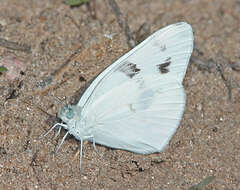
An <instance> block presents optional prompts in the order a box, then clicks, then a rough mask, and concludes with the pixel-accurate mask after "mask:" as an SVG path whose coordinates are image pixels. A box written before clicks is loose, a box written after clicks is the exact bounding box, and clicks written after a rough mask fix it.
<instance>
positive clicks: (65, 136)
mask: <svg viewBox="0 0 240 190" xmlns="http://www.w3.org/2000/svg"><path fill="white" fill-rule="evenodd" d="M68 133H69V132H67V133H66V134H65V135H64V137H63V138H62V140H61V143H60V144H59V145H58V147H57V150H56V153H57V152H58V150H59V149H60V147H61V146H62V144H63V142H64V140H65V139H66V138H67V135H68Z"/></svg>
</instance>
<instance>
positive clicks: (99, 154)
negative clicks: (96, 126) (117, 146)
mask: <svg viewBox="0 0 240 190" xmlns="http://www.w3.org/2000/svg"><path fill="white" fill-rule="evenodd" d="M92 139H93V148H94V150H95V151H96V153H97V154H98V156H99V157H100V158H102V157H103V155H102V154H101V153H100V152H99V151H98V149H97V147H96V141H95V139H94V137H92Z"/></svg>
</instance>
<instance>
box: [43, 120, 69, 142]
mask: <svg viewBox="0 0 240 190" xmlns="http://www.w3.org/2000/svg"><path fill="white" fill-rule="evenodd" d="M57 126H60V127H66V125H65V124H63V123H56V124H55V125H53V126H52V128H51V129H50V130H49V131H48V132H47V133H45V134H44V135H42V136H41V137H40V139H42V138H44V137H46V136H47V135H48V134H49V133H51V132H52V130H53V129H54V128H56V127H57Z"/></svg>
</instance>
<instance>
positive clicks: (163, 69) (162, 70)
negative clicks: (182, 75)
mask: <svg viewBox="0 0 240 190" xmlns="http://www.w3.org/2000/svg"><path fill="white" fill-rule="evenodd" d="M170 64H171V57H168V58H167V59H166V60H165V61H164V62H163V63H161V64H158V65H157V67H158V69H159V71H160V73H162V74H165V73H168V72H169V69H168V66H169V65H170Z"/></svg>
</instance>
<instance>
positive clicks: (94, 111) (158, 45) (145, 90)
mask: <svg viewBox="0 0 240 190" xmlns="http://www.w3.org/2000/svg"><path fill="white" fill-rule="evenodd" d="M192 51H193V32H192V28H191V26H190V25H189V24H187V23H185V22H180V23H176V24H172V25H169V26H167V27H165V28H163V29H161V30H159V31H157V32H155V33H154V34H152V35H151V36H150V37H148V38H147V39H146V40H144V41H143V42H142V43H141V44H139V45H138V46H136V47H135V48H134V49H132V50H131V51H130V52H128V53H126V54H125V55H123V56H122V57H121V58H119V59H118V60H117V61H115V62H114V63H113V64H111V65H110V66H109V67H108V68H107V69H105V70H104V71H103V72H102V73H101V74H100V75H99V76H98V77H97V78H96V79H95V80H94V81H93V82H92V83H91V85H90V86H89V87H88V88H87V90H86V91H85V92H84V94H83V95H82V97H81V98H80V100H79V102H78V104H77V105H67V106H66V107H64V108H63V109H61V110H60V112H59V117H60V118H61V119H62V121H63V122H64V123H57V124H55V125H54V126H53V127H52V128H51V129H50V131H52V130H53V129H54V128H55V127H57V126H59V129H61V128H62V127H63V128H65V129H66V130H68V132H67V133H66V135H65V136H64V137H63V139H62V141H61V143H60V145H59V147H60V146H61V145H62V143H63V142H64V139H65V138H66V137H67V135H68V134H71V135H73V136H74V137H75V138H76V139H78V140H80V141H81V151H80V167H81V160H82V146H83V141H85V140H88V141H91V142H93V145H94V148H95V150H96V146H95V143H98V144H101V145H105V146H108V147H111V148H115V149H123V150H128V151H132V152H135V153H140V154H151V153H154V152H161V151H163V150H164V148H165V147H166V145H167V144H168V143H169V141H170V139H171V137H172V136H173V134H174V133H175V131H176V130H177V128H178V125H179V123H180V121H181V119H182V115H183V112H184V107H185V103H186V95H185V91H184V88H183V85H182V82H183V79H184V76H185V73H186V70H187V67H188V63H189V59H190V56H191V54H192ZM50 131H49V132H50ZM49 132H48V133H49ZM59 132H60V130H59V131H58V133H57V134H59ZM48 133H47V134H48ZM47 134H46V135H47ZM59 147H58V148H59ZM57 150H58V149H57Z"/></svg>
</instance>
